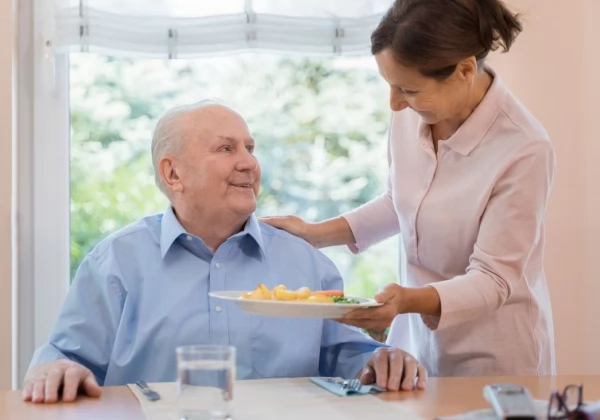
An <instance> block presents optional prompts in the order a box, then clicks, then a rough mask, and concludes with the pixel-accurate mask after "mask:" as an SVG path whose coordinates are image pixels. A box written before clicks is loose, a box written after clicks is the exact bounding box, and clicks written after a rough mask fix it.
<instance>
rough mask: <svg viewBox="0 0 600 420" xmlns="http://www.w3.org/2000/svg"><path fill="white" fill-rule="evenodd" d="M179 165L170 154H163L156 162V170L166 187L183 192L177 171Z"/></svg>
mask: <svg viewBox="0 0 600 420" xmlns="http://www.w3.org/2000/svg"><path fill="white" fill-rule="evenodd" d="M179 170H180V166H179V165H178V164H177V161H176V160H175V159H174V158H173V157H172V156H165V157H163V158H162V159H161V160H160V161H159V162H158V172H159V175H160V177H161V178H162V180H163V183H164V185H165V187H167V189H169V190H170V191H173V192H183V184H182V182H181V178H180V176H179V173H178V171H179Z"/></svg>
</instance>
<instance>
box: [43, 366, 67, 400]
mask: <svg viewBox="0 0 600 420" xmlns="http://www.w3.org/2000/svg"><path fill="white" fill-rule="evenodd" d="M63 375H64V370H63V369H61V368H59V367H56V368H54V369H52V370H50V372H48V376H47V377H46V385H45V387H44V402H47V403H54V402H57V401H58V389H59V388H60V386H61V385H62V381H63Z"/></svg>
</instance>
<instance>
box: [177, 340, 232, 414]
mask: <svg viewBox="0 0 600 420" xmlns="http://www.w3.org/2000/svg"><path fill="white" fill-rule="evenodd" d="M176 354H177V390H178V405H179V417H180V418H181V420H225V419H230V418H231V409H232V400H233V382H234V380H235V347H230V346H216V345H196V346H182V347H177V349H176Z"/></svg>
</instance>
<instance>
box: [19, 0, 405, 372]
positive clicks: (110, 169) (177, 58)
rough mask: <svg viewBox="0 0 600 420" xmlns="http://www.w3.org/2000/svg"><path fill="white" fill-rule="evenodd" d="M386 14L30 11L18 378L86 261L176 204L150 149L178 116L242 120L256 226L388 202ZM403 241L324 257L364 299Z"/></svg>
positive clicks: (46, 0)
mask: <svg viewBox="0 0 600 420" xmlns="http://www.w3.org/2000/svg"><path fill="white" fill-rule="evenodd" d="M390 3H391V0H347V1H344V2H340V1H337V0H302V1H301V0H221V1H218V2H208V1H206V2H205V1H202V2H198V1H195V0H124V1H118V2H117V1H114V0H24V1H23V4H22V5H21V6H22V7H21V9H20V19H21V21H20V22H19V23H20V25H18V29H19V39H20V42H21V43H22V44H23V45H26V46H27V47H26V48H22V49H20V50H19V54H20V57H19V62H20V65H19V68H20V71H19V81H18V83H19V89H18V90H19V97H20V98H21V99H23V100H20V101H19V116H20V117H19V118H20V120H19V133H20V134H18V135H19V150H18V162H19V163H18V165H16V166H17V170H18V177H17V178H18V183H19V185H18V191H19V198H18V203H19V204H18V206H19V209H20V210H19V232H18V236H19V251H18V255H19V256H18V258H19V262H18V285H19V291H18V299H19V304H18V305H19V309H18V311H19V319H18V336H19V337H18V345H17V346H18V354H19V356H18V360H17V361H16V365H17V368H16V371H17V374H16V375H15V376H16V377H18V378H22V377H23V374H24V372H25V370H26V368H27V366H28V363H29V360H30V357H31V355H32V353H33V351H34V349H35V348H37V347H39V346H40V345H42V344H43V343H44V342H46V341H47V339H48V335H49V334H50V331H51V328H52V326H53V324H54V321H55V319H56V316H57V314H58V311H59V309H60V306H61V303H62V300H63V298H64V295H65V293H66V291H67V288H68V285H69V279H70V278H71V277H72V275H73V273H74V270H75V269H76V267H77V265H78V264H79V262H80V261H81V258H82V257H83V255H85V253H86V252H87V251H89V250H90V248H91V247H93V246H94V245H95V244H96V243H98V241H100V240H101V239H102V238H103V237H105V236H106V235H107V234H109V233H110V232H112V231H115V230H117V229H119V228H120V227H122V226H123V225H125V224H127V223H129V222H132V221H134V220H136V219H137V218H139V217H141V216H143V215H146V214H148V213H152V212H157V211H162V210H163V209H164V208H165V206H166V204H167V203H166V200H165V198H164V197H162V196H161V195H160V194H159V192H158V190H157V189H156V188H155V187H154V184H153V177H152V172H151V164H150V158H149V152H148V150H149V142H150V133H151V130H152V127H153V125H154V123H155V121H156V119H157V117H158V116H159V115H160V114H161V113H162V112H163V111H165V110H166V109H168V108H169V107H171V106H174V105H179V104H181V103H184V102H193V101H197V100H199V99H203V98H206V97H218V98H221V99H222V100H224V101H225V102H227V103H229V104H230V105H231V106H233V107H235V108H237V109H238V110H239V111H240V112H241V113H242V114H243V115H244V117H245V118H246V119H247V120H248V122H249V125H250V127H251V130H252V132H253V134H254V135H255V136H256V137H257V139H258V141H259V149H258V151H257V154H258V156H259V158H260V160H261V164H262V167H263V182H262V192H261V195H260V197H259V209H258V214H259V215H269V214H282V213H291V214H297V215H299V216H301V217H304V218H306V219H308V220H321V219H324V218H327V217H331V216H334V215H337V214H339V213H340V212H342V211H346V210H348V209H351V208H353V207H356V206H357V205H359V204H361V203H363V202H365V201H367V200H369V199H370V198H372V197H373V196H374V195H376V194H378V193H380V191H382V189H383V186H384V179H385V176H386V171H387V168H386V156H385V136H386V131H387V120H388V115H389V111H388V109H387V99H386V97H387V92H386V88H385V86H384V85H383V81H382V80H381V78H380V77H379V76H378V74H377V71H376V69H375V67H374V62H373V60H372V58H371V57H370V54H369V36H370V33H371V31H372V30H373V28H374V27H375V25H376V24H377V22H378V21H379V19H380V17H381V14H382V13H383V12H384V11H385V10H386V9H387V7H388V6H389V4H390ZM32 86H33V93H31V87H32ZM397 245H398V244H397V239H396V238H393V239H390V240H388V241H386V242H385V243H381V244H379V245H377V246H375V247H373V248H372V249H371V250H370V251H369V252H367V253H365V254H362V255H360V256H353V255H351V254H350V252H349V251H348V250H346V249H345V248H342V247H338V248H328V249H325V250H324V252H325V253H326V254H328V255H329V256H330V257H331V258H332V259H333V260H334V261H335V263H336V264H337V266H338V267H339V268H340V271H341V272H342V274H343V275H344V277H345V278H346V279H347V282H348V283H347V285H348V291H349V292H350V293H353V294H358V295H366V296H369V295H372V294H373V293H374V292H375V290H376V288H377V287H378V285H380V284H383V283H387V282H390V281H394V280H395V277H396V271H397V264H398V263H397V260H398V257H397V255H398V252H397ZM31 308H34V309H33V310H32V309H31Z"/></svg>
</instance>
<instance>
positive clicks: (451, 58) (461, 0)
mask: <svg viewBox="0 0 600 420" xmlns="http://www.w3.org/2000/svg"><path fill="white" fill-rule="evenodd" d="M521 30H522V27H521V24H520V22H519V20H518V16H517V15H514V14H512V13H511V12H510V11H509V10H507V8H506V7H505V6H504V5H503V4H502V3H501V2H500V1H499V0H396V2H395V3H394V5H393V6H392V7H391V9H390V10H389V11H388V12H387V14H386V15H385V16H384V17H383V19H382V21H381V23H380V24H379V26H378V27H377V29H376V30H375V31H374V32H373V34H372V37H371V41H372V53H373V55H374V56H375V60H376V61H377V65H378V67H379V71H380V73H381V75H382V77H383V78H384V79H385V80H386V82H387V83H388V84H389V86H390V108H391V109H392V111H393V113H392V118H391V124H390V134H389V153H388V154H389V157H388V161H389V162H388V163H389V182H388V190H387V191H386V192H385V193H384V194H382V195H381V196H380V197H378V198H376V199H374V200H372V201H371V202H369V203H367V204H365V205H364V206H362V207H359V208H358V209H356V210H353V211H351V212H349V213H347V214H344V215H342V216H340V217H337V218H334V219H331V220H327V221H324V222H321V223H315V224H310V223H306V222H304V221H302V220H300V219H298V218H296V217H293V216H289V217H282V218H277V217H273V218H266V219H264V221H266V222H267V223H270V224H272V225H274V226H276V227H279V228H282V229H285V230H288V231H289V232H291V233H293V234H296V235H298V236H301V237H303V238H304V239H306V240H307V241H309V242H311V243H312V244H314V245H315V246H317V247H326V246H332V245H341V244H346V245H348V246H349V247H350V249H351V250H352V251H353V252H355V253H356V252H360V251H362V250H364V249H366V248H368V247H369V246H370V245H372V244H374V243H376V242H379V241H381V240H382V239H384V238H386V237H389V236H391V235H395V234H397V233H401V234H402V239H403V242H404V246H405V249H406V256H407V263H408V264H407V277H406V279H405V285H404V286H400V285H397V284H393V285H388V286H386V287H385V288H384V289H383V290H382V291H381V292H380V293H379V294H378V295H377V296H376V299H377V300H378V301H379V302H382V303H384V305H383V306H381V307H379V308H375V309H368V310H360V311H355V312H353V313H352V314H351V315H349V316H348V317H346V318H345V319H343V320H340V321H341V322H345V323H348V324H351V325H356V326H360V327H364V328H380V329H383V328H385V327H386V326H388V325H390V323H391V321H392V319H394V317H395V316H396V315H397V314H401V315H400V316H398V317H396V318H395V319H394V322H393V324H392V328H391V331H390V335H389V339H388V341H389V342H390V343H391V344H393V345H401V346H403V347H405V346H406V345H407V341H408V340H410V342H409V344H412V351H413V354H415V356H416V357H417V359H418V360H420V361H421V363H423V364H424V365H425V366H426V367H427V369H428V370H429V372H430V373H431V374H433V375H437V376H483V375H546V374H554V372H555V367H554V334H553V327H552V312H551V307H550V299H549V294H548V289H547V284H546V279H545V275H544V270H543V250H544V227H543V226H544V223H543V220H544V213H545V207H546V202H547V200H548V195H549V192H550V189H551V185H552V181H553V178H554V171H555V157H554V150H553V147H552V145H551V143H550V141H549V138H548V135H547V133H546V131H545V130H544V128H543V127H542V126H541V124H540V123H539V122H538V121H537V120H536V119H535V118H534V116H533V115H531V114H530V113H529V112H528V111H527V109H526V108H525V107H524V106H523V105H522V104H521V103H520V102H519V101H518V100H517V99H516V98H515V97H514V96H513V95H512V94H511V93H510V92H509V90H508V89H507V88H506V87H505V86H504V85H503V83H502V81H501V80H500V77H499V76H498V75H497V74H496V73H495V72H494V71H493V70H492V69H491V68H489V67H488V66H486V65H485V58H486V56H487V55H488V53H489V52H490V51H492V50H495V49H497V48H499V47H503V49H504V51H508V50H509V49H510V47H511V45H512V44H513V42H514V41H515V38H516V37H517V35H518V34H519V33H520V32H521Z"/></svg>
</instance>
